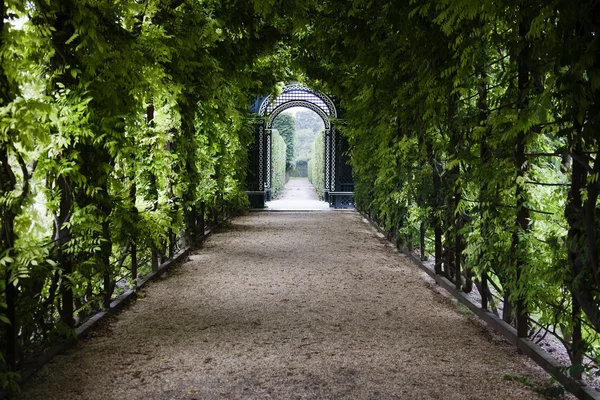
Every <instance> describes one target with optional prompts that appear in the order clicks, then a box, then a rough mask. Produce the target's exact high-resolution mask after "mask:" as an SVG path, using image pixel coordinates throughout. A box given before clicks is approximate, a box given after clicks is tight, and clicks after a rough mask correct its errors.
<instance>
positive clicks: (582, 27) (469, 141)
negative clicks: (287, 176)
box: [295, 0, 600, 376]
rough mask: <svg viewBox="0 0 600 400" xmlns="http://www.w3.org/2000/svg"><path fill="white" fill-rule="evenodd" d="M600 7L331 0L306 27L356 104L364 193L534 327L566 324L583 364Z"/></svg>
mask: <svg viewBox="0 0 600 400" xmlns="http://www.w3.org/2000/svg"><path fill="white" fill-rule="evenodd" d="M598 15H600V9H598V4H597V3H596V2H592V1H578V2H576V3H572V2H564V1H552V2H551V3H549V4H545V5H540V4H539V3H535V2H531V1H516V2H511V3H503V4H499V3H494V2H468V1H461V0H448V1H443V2H431V1H427V0H423V1H421V0H418V1H412V2H410V3H402V4H399V3H397V2H388V1H354V2H336V1H326V2H319V4H315V9H314V11H313V13H312V14H311V17H312V18H313V19H312V20H311V21H312V23H311V24H309V25H308V28H307V29H299V30H298V32H297V34H296V36H295V38H296V40H297V41H298V43H299V45H298V46H297V53H296V56H297V58H296V59H297V60H298V62H299V63H300V64H301V65H302V66H303V68H305V70H306V71H307V74H308V75H309V76H310V77H311V78H313V79H315V84H322V85H323V86H324V87H325V90H327V91H329V92H330V93H332V94H334V95H335V96H336V98H338V99H340V101H341V105H342V108H343V109H344V118H345V119H346V120H347V124H346V125H343V126H342V127H341V128H343V133H344V134H345V135H346V137H347V138H348V140H349V141H350V143H351V157H352V163H353V166H354V171H355V179H356V186H355V201H356V204H357V207H358V208H360V209H361V210H363V211H364V212H366V213H368V214H369V215H370V216H371V218H373V219H375V220H376V221H378V222H379V223H380V224H381V225H382V226H384V227H385V228H386V229H387V230H388V231H389V232H390V237H391V238H393V239H394V240H396V241H397V243H398V244H399V245H401V246H403V247H406V248H408V249H409V250H412V249H413V248H414V247H418V248H420V250H421V256H422V257H423V259H425V258H426V257H431V259H433V263H434V265H433V268H434V269H435V271H436V272H437V273H439V274H443V275H445V276H446V277H447V278H449V279H451V280H452V281H453V282H454V284H455V285H456V287H457V288H459V289H462V290H463V291H465V292H470V291H472V290H474V287H475V286H476V287H477V289H478V291H479V292H480V293H481V296H482V297H483V300H482V303H483V304H484V306H485V307H488V308H489V309H490V310H492V311H493V312H496V313H498V314H499V315H500V316H501V317H502V318H503V319H504V320H505V321H506V322H509V323H512V324H514V325H515V326H516V328H517V331H518V334H519V336H521V337H527V336H529V337H533V335H535V333H536V332H541V331H540V328H539V326H540V325H541V326H543V327H544V328H548V329H550V330H551V331H554V332H556V333H558V336H559V338H560V340H563V343H564V344H565V348H566V349H567V352H568V353H569V356H570V358H571V362H572V365H573V366H572V367H571V374H572V376H581V373H582V371H583V369H584V368H585V367H584V365H587V364H588V363H589V358H587V359H584V354H587V355H588V356H589V357H591V358H592V359H593V358H597V357H598V349H599V346H600V341H599V340H598V336H597V332H598V330H599V329H600V319H599V318H600V313H599V311H598V310H599V309H600V308H599V307H598V306H599V304H600V303H599V302H600V285H599V283H598V280H597V277H598V274H597V271H598V268H597V266H598V262H599V258H598V257H599V256H598V250H597V249H598V244H599V243H600V242H599V237H600V236H599V234H600V218H599V215H600V213H599V205H598V189H599V182H598V177H599V176H600V175H599V173H600V169H598V167H599V166H600V157H598V150H599V148H598V147H599V145H600V142H599V137H600V136H599V135H598V129H599V120H598V115H599V114H598V106H599V100H600V97H599V95H600V90H599V87H600V85H599V82H600V81H599V79H600V69H599V67H600V64H599V60H600V58H599V57H598V53H597V49H598V46H600V42H599V39H598V35H597V33H598V30H599V29H600V20H599V19H598ZM540 335H541V334H540ZM586 360H587V361H586Z"/></svg>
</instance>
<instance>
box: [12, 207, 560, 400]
mask: <svg viewBox="0 0 600 400" xmlns="http://www.w3.org/2000/svg"><path fill="white" fill-rule="evenodd" d="M508 376H511V377H517V378H521V377H527V380H528V382H531V383H532V384H533V385H539V384H540V382H543V381H547V380H548V376H547V375H546V374H544V373H543V372H541V371H540V370H539V369H538V368H536V367H534V366H532V364H531V363H530V362H529V361H528V360H527V359H526V358H525V357H523V356H519V355H517V354H516V351H515V350H514V348H512V347H511V346H510V345H508V344H507V343H506V342H504V341H503V340H501V339H500V338H499V337H497V336H496V335H495V334H493V333H491V332H490V331H489V330H488V329H487V328H485V327H483V326H482V325H481V324H480V323H479V322H478V321H477V320H476V319H475V318H474V317H472V316H470V315H469V314H468V312H466V311H464V310H462V309H461V308H459V306H458V305H456V304H455V303H454V302H453V301H451V300H450V299H449V298H447V297H446V296H444V295H443V294H442V293H441V292H439V290H438V289H437V288H436V287H435V285H433V284H432V283H431V281H428V280H427V279H426V278H424V274H423V273H421V272H420V270H419V269H418V268H417V267H416V266H414V265H412V264H410V263H409V262H408V260H407V259H406V258H404V256H402V255H400V254H398V253H396V252H394V251H393V249H392V248H391V247H389V246H388V245H387V244H386V242H385V241H384V240H383V239H381V238H380V237H379V236H378V235H377V234H376V233H375V232H374V231H373V230H372V229H371V228H370V226H369V225H367V224H366V223H365V222H364V221H363V220H362V218H361V217H360V216H359V215H358V214H356V213H354V212H317V213H315V212H313V213H285V212H279V213H255V214H250V215H248V216H245V217H240V218H236V219H235V220H233V222H232V224H231V225H230V226H228V227H226V228H224V229H223V230H222V231H221V232H220V233H218V234H215V235H214V236H212V237H210V238H209V239H208V240H207V241H206V242H205V245H204V248H203V249H201V250H199V251H197V252H196V253H194V254H192V255H191V256H190V258H189V261H188V262H186V263H185V264H183V265H182V266H180V267H177V268H175V269H173V270H172V271H171V272H170V273H169V275H168V276H166V277H164V278H163V279H160V280H158V281H156V282H154V283H151V284H150V285H149V286H148V287H147V288H146V289H145V291H144V293H143V297H141V298H140V299H139V300H138V301H137V302H136V303H135V304H133V305H131V306H130V307H129V308H128V309H127V310H125V311H124V312H122V313H121V314H120V315H118V316H117V317H115V319H114V321H112V322H111V323H109V324H107V325H106V326H104V327H103V328H102V329H100V330H99V332H97V333H96V334H95V335H94V337H90V338H88V339H85V340H82V341H81V343H80V344H78V345H77V346H76V347H75V348H73V349H72V350H70V351H69V352H68V353H67V354H66V355H62V356H59V357H57V358H55V360H54V361H53V362H52V363H50V364H49V365H47V366H46V367H45V368H44V369H43V370H42V371H40V373H39V374H38V375H37V377H35V378H34V379H33V380H32V381H30V382H29V384H28V385H27V387H26V388H25V389H26V390H25V392H24V393H23V394H22V395H21V396H19V397H18V398H19V399H45V400H46V399H47V400H50V399H57V400H58V399H60V400H66V399H102V400H104V399H187V400H191V399H198V400H199V399H242V398H243V399H461V400H462V399H537V398H539V397H538V396H537V395H536V394H535V393H534V392H533V391H532V390H531V389H530V388H529V387H528V386H527V385H525V384H523V383H521V382H519V381H518V380H516V379H507V377H508Z"/></svg>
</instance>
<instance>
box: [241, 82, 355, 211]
mask: <svg viewBox="0 0 600 400" xmlns="http://www.w3.org/2000/svg"><path fill="white" fill-rule="evenodd" d="M292 107H304V108H308V109H309V110H312V111H314V112H315V113H317V114H318V115H319V117H320V118H321V119H322V120H323V123H324V125H325V132H324V140H325V154H324V157H323V159H324V163H325V165H324V170H325V171H324V175H325V176H324V188H323V189H324V195H325V201H328V202H329V205H330V207H333V208H351V207H353V206H354V204H353V191H354V182H353V180H352V168H351V166H350V164H349V160H348V157H347V156H346V155H345V154H342V153H341V152H345V151H347V150H348V144H347V141H346V139H345V138H344V137H343V135H338V134H336V131H335V129H334V127H333V123H332V119H336V118H338V111H337V108H336V106H335V104H334V102H333V100H332V99H331V98H330V97H329V96H327V95H326V94H324V93H321V92H319V91H317V90H314V89H311V88H308V87H306V86H304V85H301V84H299V83H291V84H289V85H287V86H286V87H285V88H284V89H283V91H282V92H281V94H280V95H279V96H277V97H276V98H273V96H267V97H258V98H257V99H256V100H255V101H254V102H253V104H252V107H251V111H253V112H256V113H257V114H258V116H259V117H260V119H258V120H257V121H258V122H256V124H255V129H254V132H255V142H254V143H255V144H254V145H252V147H251V148H250V160H249V161H250V172H249V173H248V177H249V178H248V192H247V193H248V197H249V199H250V204H251V207H252V208H264V205H265V201H270V200H272V187H271V128H272V125H273V121H274V120H275V118H276V117H277V116H278V115H279V114H281V113H282V112H283V111H285V110H287V109H289V108H292ZM339 178H343V182H342V181H338V180H339Z"/></svg>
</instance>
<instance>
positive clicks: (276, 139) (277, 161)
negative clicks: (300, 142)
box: [271, 130, 288, 198]
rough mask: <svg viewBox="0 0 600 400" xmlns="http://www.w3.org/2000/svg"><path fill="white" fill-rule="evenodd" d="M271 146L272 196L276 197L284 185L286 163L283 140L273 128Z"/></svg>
mask: <svg viewBox="0 0 600 400" xmlns="http://www.w3.org/2000/svg"><path fill="white" fill-rule="evenodd" d="M271 146H272V147H271V157H272V159H273V167H272V168H273V170H272V171H273V174H272V178H271V179H272V182H271V184H272V186H273V197H274V198H277V196H279V195H280V194H281V192H282V191H283V187H284V186H285V171H286V167H287V165H288V164H287V161H286V144H285V140H284V139H283V137H281V135H280V134H279V133H278V132H277V131H275V130H274V131H273V133H272V138H271Z"/></svg>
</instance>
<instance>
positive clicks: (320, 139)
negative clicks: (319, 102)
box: [308, 132, 325, 200]
mask: <svg viewBox="0 0 600 400" xmlns="http://www.w3.org/2000/svg"><path fill="white" fill-rule="evenodd" d="M324 137H325V135H324V134H323V132H321V133H320V134H318V135H317V137H316V138H315V140H314V142H313V144H312V151H311V153H310V161H309V172H308V179H309V180H310V183H312V184H313V186H314V187H315V191H316V192H317V196H319V199H320V200H323V189H324V187H325V162H324V158H323V157H324V155H325V139H324Z"/></svg>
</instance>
